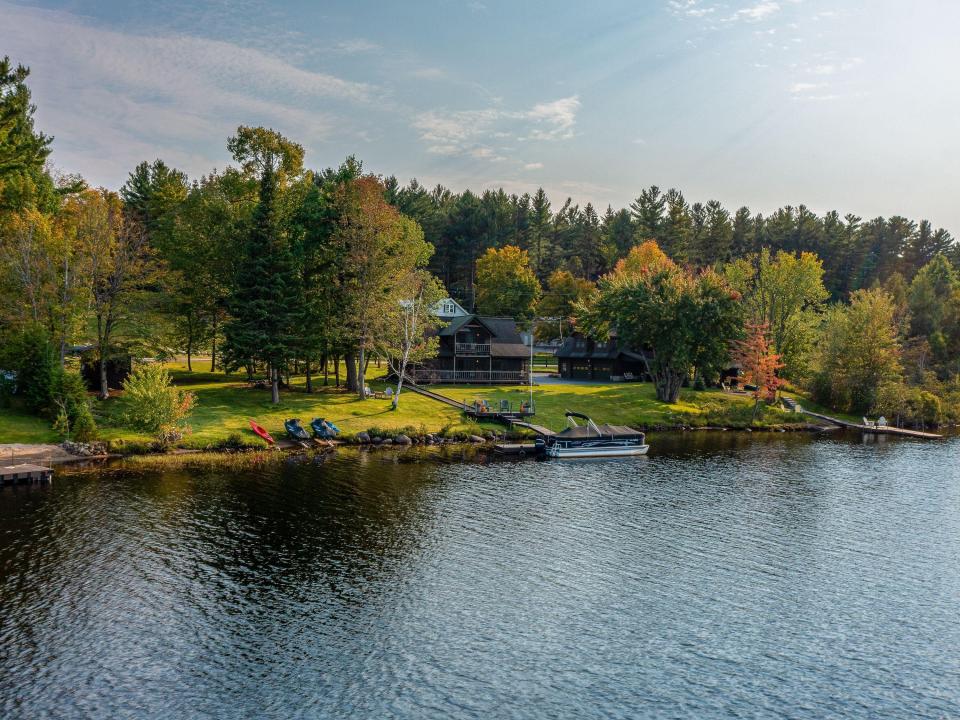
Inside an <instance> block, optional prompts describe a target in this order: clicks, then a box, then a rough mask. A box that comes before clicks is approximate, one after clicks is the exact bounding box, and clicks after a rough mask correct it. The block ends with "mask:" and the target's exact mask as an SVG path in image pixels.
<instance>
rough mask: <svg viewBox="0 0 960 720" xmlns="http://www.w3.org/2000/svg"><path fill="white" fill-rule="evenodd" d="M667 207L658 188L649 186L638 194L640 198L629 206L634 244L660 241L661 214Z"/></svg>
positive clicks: (661, 229) (663, 196)
mask: <svg viewBox="0 0 960 720" xmlns="http://www.w3.org/2000/svg"><path fill="white" fill-rule="evenodd" d="M666 207H667V198H666V196H665V195H664V194H663V193H661V192H660V188H658V187H657V186H656V185H651V186H650V187H649V188H647V189H646V190H644V191H643V192H641V193H640V197H638V198H637V199H636V200H634V201H633V202H632V203H631V204H630V210H631V212H632V214H633V219H634V222H635V224H634V227H635V229H636V237H635V242H636V243H637V244H639V243H642V242H643V241H644V240H656V241H657V242H658V243H659V242H660V241H661V235H662V231H663V213H664V210H665V209H666Z"/></svg>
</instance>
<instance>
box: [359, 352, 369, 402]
mask: <svg viewBox="0 0 960 720" xmlns="http://www.w3.org/2000/svg"><path fill="white" fill-rule="evenodd" d="M365 355H366V353H365V351H364V347H363V344H362V343H361V344H360V357H359V362H358V363H357V395H358V396H359V397H360V399H361V400H366V399H367V363H366V360H367V358H366V357H365Z"/></svg>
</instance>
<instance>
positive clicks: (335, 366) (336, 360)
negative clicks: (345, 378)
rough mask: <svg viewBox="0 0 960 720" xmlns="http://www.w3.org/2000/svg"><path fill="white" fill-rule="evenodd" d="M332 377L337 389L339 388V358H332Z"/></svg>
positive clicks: (335, 356)
mask: <svg viewBox="0 0 960 720" xmlns="http://www.w3.org/2000/svg"><path fill="white" fill-rule="evenodd" d="M333 376H334V378H335V379H336V382H337V387H340V356H339V355H334V356H333Z"/></svg>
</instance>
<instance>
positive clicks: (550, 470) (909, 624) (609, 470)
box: [0, 433, 960, 720]
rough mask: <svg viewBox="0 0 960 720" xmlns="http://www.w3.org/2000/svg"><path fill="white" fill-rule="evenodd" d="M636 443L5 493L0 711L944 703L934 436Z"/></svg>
mask: <svg viewBox="0 0 960 720" xmlns="http://www.w3.org/2000/svg"><path fill="white" fill-rule="evenodd" d="M650 439H651V442H652V445H653V449H652V452H651V455H650V456H649V457H646V458H636V459H629V460H611V461H550V462H534V461H529V460H528V461H525V462H524V461H518V462H509V461H489V462H460V461H457V460H456V458H455V456H454V457H446V458H441V459H436V456H428V457H426V458H421V456H419V455H417V454H415V453H411V454H399V453H395V452H378V453H369V454H357V453H354V452H349V451H348V452H342V453H340V455H339V456H338V457H336V458H334V459H331V460H328V461H326V462H325V463H323V464H320V465H315V464H309V463H308V464H296V463H285V464H280V465H277V466H276V467H271V468H268V469H259V470H255V471H246V472H243V473H236V472H227V471H223V470H214V469H207V470H192V471H185V470H177V471H156V472H155V471H135V470H130V469H123V468H122V467H121V468H114V469H109V470H107V471H101V472H76V473H74V472H71V473H66V472H61V473H60V474H59V475H58V477H57V478H56V480H55V483H54V484H53V485H52V486H51V487H47V488H37V487H34V488H26V487H19V488H6V489H3V490H2V491H0V717H2V718H5V719H7V720H9V719H11V718H29V719H31V720H34V719H38V718H58V719H61V718H88V717H96V718H123V717H135V718H167V717H170V718H194V717H210V718H238V717H251V718H252V717H258V718H260V717H264V718H321V717H335V718H386V717H396V718H494V717H509V718H637V717H664V718H680V717H695V718H721V717H723V718H727V717H740V718H766V717H777V718H780V717H782V718H818V719H819V718H828V717H852V718H878V717H897V718H907V717H923V718H946V717H960V464H958V459H960V440H957V439H954V440H950V441H945V442H942V443H917V442H911V441H899V440H890V441H887V442H869V443H861V442H859V441H856V440H854V439H852V438H848V439H846V440H844V439H841V438H840V437H839V436H835V437H830V438H813V437H811V436H808V435H754V436H751V435H748V434H732V433H714V434H706V433H695V434H689V435H686V436H681V437H677V436H672V437H671V436H665V435H654V436H651V438H650ZM418 458H420V459H421V461H419V462H414V461H415V460H417V459H418ZM431 458H433V459H431Z"/></svg>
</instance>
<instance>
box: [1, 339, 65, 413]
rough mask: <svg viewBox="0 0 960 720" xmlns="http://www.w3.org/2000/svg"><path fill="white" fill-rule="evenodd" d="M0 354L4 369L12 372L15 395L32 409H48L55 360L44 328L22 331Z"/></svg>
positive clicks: (37, 410)
mask: <svg viewBox="0 0 960 720" xmlns="http://www.w3.org/2000/svg"><path fill="white" fill-rule="evenodd" d="M3 356H4V357H3V365H4V366H6V367H5V369H12V370H13V371H14V372H16V381H15V383H16V394H17V395H18V396H19V397H21V398H23V401H24V403H25V404H26V406H27V407H28V408H29V409H30V410H32V411H34V412H40V411H44V410H47V409H48V408H50V407H51V401H52V396H51V389H52V385H53V381H54V373H55V370H56V369H57V359H56V356H55V353H54V350H53V345H52V344H51V342H50V338H49V337H48V335H47V333H46V331H45V330H44V329H43V328H42V327H39V326H34V327H31V328H28V329H26V330H24V331H23V332H21V333H20V335H19V336H17V337H15V338H14V339H13V341H12V342H11V343H10V344H9V346H8V347H7V348H6V349H5V352H4V353H3Z"/></svg>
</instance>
